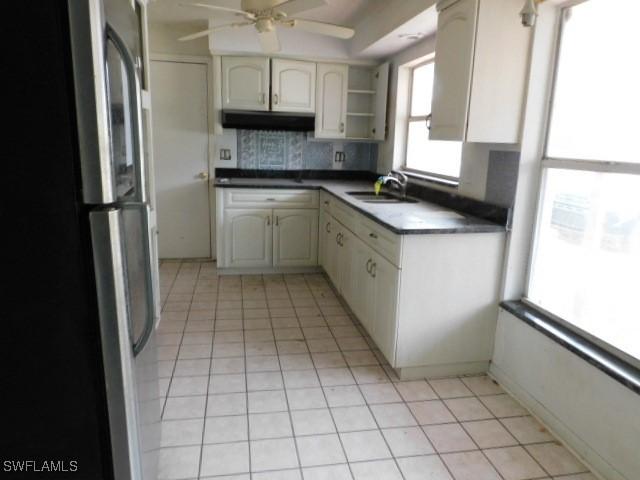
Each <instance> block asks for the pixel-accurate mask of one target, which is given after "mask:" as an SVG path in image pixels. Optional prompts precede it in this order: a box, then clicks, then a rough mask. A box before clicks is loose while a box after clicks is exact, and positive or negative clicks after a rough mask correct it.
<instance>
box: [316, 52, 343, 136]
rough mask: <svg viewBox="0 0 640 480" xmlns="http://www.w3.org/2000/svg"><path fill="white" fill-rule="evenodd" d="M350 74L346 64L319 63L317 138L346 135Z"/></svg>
mask: <svg viewBox="0 0 640 480" xmlns="http://www.w3.org/2000/svg"><path fill="white" fill-rule="evenodd" d="M348 75H349V67H348V66H347V65H345V64H330V63H319V64H318V76H317V95H316V131H315V136H316V138H344V137H345V136H346V122H347V82H348Z"/></svg>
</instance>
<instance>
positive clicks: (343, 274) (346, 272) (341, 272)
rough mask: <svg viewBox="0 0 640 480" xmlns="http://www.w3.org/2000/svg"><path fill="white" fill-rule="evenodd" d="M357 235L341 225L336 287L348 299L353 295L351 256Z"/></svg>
mask: <svg viewBox="0 0 640 480" xmlns="http://www.w3.org/2000/svg"><path fill="white" fill-rule="evenodd" d="M355 239H356V237H355V235H353V233H351V232H350V231H349V230H347V229H346V228H344V227H343V226H342V225H340V238H339V239H338V267H337V270H338V273H337V276H338V279H339V280H338V285H336V288H337V289H338V291H339V292H340V294H341V295H342V296H343V297H344V298H345V299H346V298H347V296H351V292H350V288H351V257H352V248H353V244H354V241H355Z"/></svg>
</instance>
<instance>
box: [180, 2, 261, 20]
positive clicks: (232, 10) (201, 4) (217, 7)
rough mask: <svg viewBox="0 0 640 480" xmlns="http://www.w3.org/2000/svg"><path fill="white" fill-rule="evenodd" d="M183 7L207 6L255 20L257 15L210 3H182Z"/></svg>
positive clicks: (220, 11)
mask: <svg viewBox="0 0 640 480" xmlns="http://www.w3.org/2000/svg"><path fill="white" fill-rule="evenodd" d="M180 5H181V6H183V7H197V8H206V9H208V10H214V11H216V12H219V13H232V14H234V15H241V16H243V17H244V18H246V19H247V20H255V19H256V16H255V15H254V14H253V13H250V12H245V11H244V10H238V9H237V8H228V7H219V6H218V5H209V4H208V3H181V4H180Z"/></svg>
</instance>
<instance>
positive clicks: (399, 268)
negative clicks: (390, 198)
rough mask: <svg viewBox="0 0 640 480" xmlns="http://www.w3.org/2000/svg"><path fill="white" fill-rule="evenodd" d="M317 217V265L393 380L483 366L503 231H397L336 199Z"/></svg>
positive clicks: (486, 360) (492, 323) (493, 321)
mask: <svg viewBox="0 0 640 480" xmlns="http://www.w3.org/2000/svg"><path fill="white" fill-rule="evenodd" d="M334 214H335V216H334ZM323 223H324V231H323V227H322V225H321V228H320V234H321V238H322V240H321V242H324V246H323V247H322V248H323V249H324V250H323V260H322V266H323V268H324V269H325V271H326V272H327V275H328V276H329V278H330V279H331V281H332V282H333V284H334V286H335V288H336V290H338V291H339V293H340V294H341V295H342V297H343V298H344V300H345V301H346V302H347V304H348V305H349V308H350V309H351V311H352V312H353V313H354V314H355V316H356V317H357V318H358V320H359V321H360V323H361V324H362V326H363V327H364V328H365V329H366V331H367V333H368V334H369V335H370V336H371V338H372V340H373V341H374V343H375V344H376V346H377V347H378V348H379V349H380V351H381V352H382V354H383V355H384V357H385V358H386V359H387V360H388V362H389V364H390V365H391V366H392V367H393V368H394V369H395V370H396V372H397V373H398V375H399V376H400V378H402V379H408V378H420V377H425V376H427V377H440V376H448V375H461V374H473V373H481V372H486V371H487V369H488V366H489V361H490V359H491V353H492V348H493V339H494V333H495V324H496V318H497V305H498V292H499V282H500V273H501V266H502V254H503V248H504V233H502V232H496V233H478V234H474V233H461V234H456V233H454V234H434V235H397V234H395V233H393V232H391V231H389V230H387V229H385V228H384V227H381V226H380V225H378V224H376V223H375V222H372V221H371V220H369V219H368V218H366V217H364V216H362V215H360V214H359V213H357V212H355V211H354V210H353V209H352V208H351V207H349V206H348V205H346V204H344V203H342V202H340V201H337V200H331V205H330V207H329V208H328V210H327V211H325V212H324V213H323Z"/></svg>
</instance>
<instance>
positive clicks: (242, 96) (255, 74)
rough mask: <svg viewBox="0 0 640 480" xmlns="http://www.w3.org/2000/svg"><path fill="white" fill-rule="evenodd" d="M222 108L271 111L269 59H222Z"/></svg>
mask: <svg viewBox="0 0 640 480" xmlns="http://www.w3.org/2000/svg"><path fill="white" fill-rule="evenodd" d="M222 108H225V109H236V110H269V59H268V58H265V57H222Z"/></svg>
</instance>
